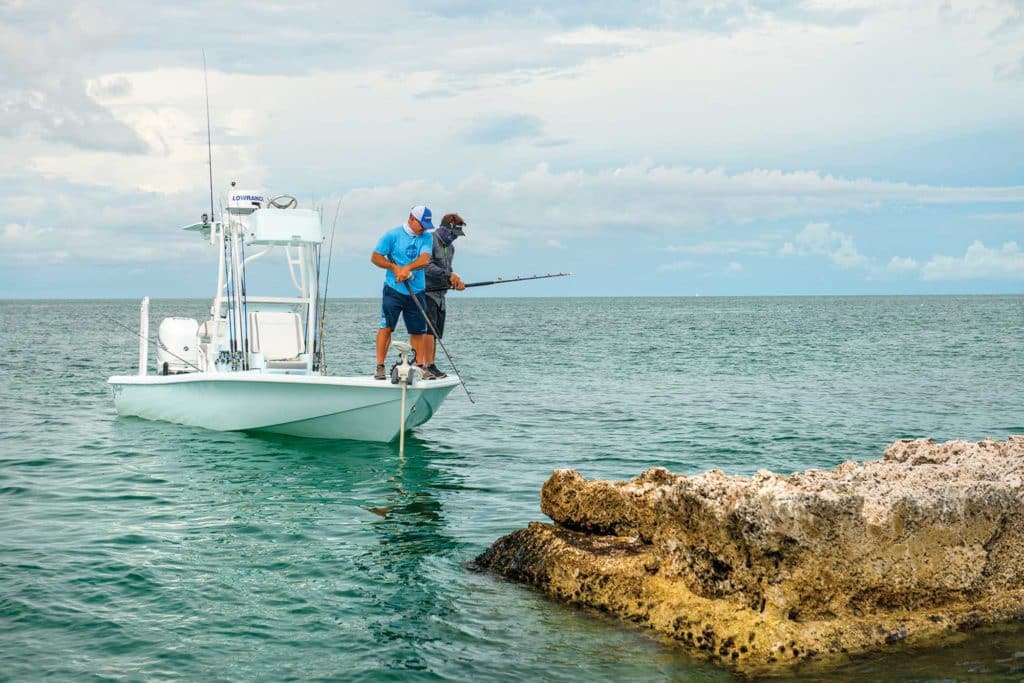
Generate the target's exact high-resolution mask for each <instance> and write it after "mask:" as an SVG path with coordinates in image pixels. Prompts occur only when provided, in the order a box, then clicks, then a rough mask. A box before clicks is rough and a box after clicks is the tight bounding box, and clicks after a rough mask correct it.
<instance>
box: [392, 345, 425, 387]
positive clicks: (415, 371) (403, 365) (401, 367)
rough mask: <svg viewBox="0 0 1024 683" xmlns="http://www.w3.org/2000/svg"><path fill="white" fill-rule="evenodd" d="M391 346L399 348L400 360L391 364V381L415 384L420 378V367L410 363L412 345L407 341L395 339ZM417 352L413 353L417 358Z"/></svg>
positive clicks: (393, 382)
mask: <svg viewBox="0 0 1024 683" xmlns="http://www.w3.org/2000/svg"><path fill="white" fill-rule="evenodd" d="M391 346H393V347H394V348H396V349H398V362H397V363H395V364H394V365H392V366H391V383H392V384H398V383H399V382H403V381H404V382H405V383H406V384H413V383H414V382H416V381H417V380H419V379H420V374H421V373H420V369H419V368H418V367H416V366H415V365H412V364H411V363H409V354H410V353H412V347H411V346H409V345H408V344H406V343H405V342H399V341H393V342H391ZM415 356H416V354H415V353H413V358H414V359H415Z"/></svg>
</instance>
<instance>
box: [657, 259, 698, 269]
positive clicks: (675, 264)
mask: <svg viewBox="0 0 1024 683" xmlns="http://www.w3.org/2000/svg"><path fill="white" fill-rule="evenodd" d="M696 268H700V264H699V263H697V262H696V261H685V260H684V261H672V262H671V263H663V264H661V265H660V266H658V270H661V271H669V272H674V271H685V270H694V269H696Z"/></svg>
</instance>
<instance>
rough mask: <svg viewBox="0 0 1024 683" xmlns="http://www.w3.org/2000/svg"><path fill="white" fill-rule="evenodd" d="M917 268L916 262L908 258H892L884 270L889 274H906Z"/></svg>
mask: <svg viewBox="0 0 1024 683" xmlns="http://www.w3.org/2000/svg"><path fill="white" fill-rule="evenodd" d="M917 266H918V263H917V261H916V260H915V259H913V258H911V257H909V256H893V257H892V258H891V259H890V260H889V263H888V264H887V265H886V266H885V269H886V270H887V271H889V272H890V273H907V272H910V271H912V270H917Z"/></svg>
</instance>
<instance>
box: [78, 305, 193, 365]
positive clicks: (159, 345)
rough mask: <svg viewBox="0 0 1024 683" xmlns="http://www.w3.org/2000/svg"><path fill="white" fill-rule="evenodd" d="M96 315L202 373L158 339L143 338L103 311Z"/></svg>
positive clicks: (137, 332)
mask: <svg viewBox="0 0 1024 683" xmlns="http://www.w3.org/2000/svg"><path fill="white" fill-rule="evenodd" d="M97 313H99V314H100V315H101V316H103V317H104V318H106V319H107V320H109V321H110V322H112V323H114V324H115V325H117V326H118V327H123V328H124V329H126V330H128V331H129V332H131V333H133V334H134V335H135V336H136V337H138V338H139V339H144V340H146V341H148V342H149V343H150V344H155V345H156V347H157V348H158V349H163V350H164V351H166V352H167V353H169V354H171V355H172V356H174V357H175V358H176V359H178V360H180V361H181V362H182V363H184V364H185V365H187V366H189V367H190V368H195V370H196V372H202V370H200V369H199V368H198V367H197V366H195V365H193V364H192V363H189V362H188V361H187V360H185V359H184V358H182V357H181V356H179V355H178V354H176V353H175V352H174V351H171V350H170V349H169V348H167V345H166V344H164V343H163V342H161V341H160V338H159V337H157V338H156V339H153V338H152V337H147V336H144V335H143V334H142V333H141V332H139V331H138V330H133V329H132V328H130V327H128V326H127V325H125V324H124V323H123V322H121V321H120V320H118V319H117V318H115V317H113V316H110V315H107V314H106V313H104V312H103V311H97Z"/></svg>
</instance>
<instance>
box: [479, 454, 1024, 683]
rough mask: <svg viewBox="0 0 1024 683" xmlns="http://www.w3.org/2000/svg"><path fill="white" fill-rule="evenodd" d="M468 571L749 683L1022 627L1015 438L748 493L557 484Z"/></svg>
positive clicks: (1021, 458) (1021, 498)
mask: <svg viewBox="0 0 1024 683" xmlns="http://www.w3.org/2000/svg"><path fill="white" fill-rule="evenodd" d="M541 510H542V511H543V512H544V513H545V514H546V515H547V516H548V517H550V518H551V519H552V520H553V521H554V522H555V523H554V524H545V523H539V522H534V523H531V524H530V525H529V526H528V527H527V528H526V529H522V530H519V531H516V532H514V533H512V534H509V535H508V536H505V537H503V538H501V539H499V540H498V541H497V542H495V543H494V545H493V546H492V547H491V548H490V549H489V550H487V551H486V552H485V553H484V554H483V555H481V556H480V557H479V558H478V559H477V564H478V565H480V566H482V567H489V568H492V569H493V570H495V571H497V572H499V573H501V574H503V575H505V576H508V577H510V578H514V579H516V580H520V581H523V582H525V583H529V584H531V585H534V586H537V587H539V588H541V589H543V590H544V591H545V592H546V593H548V594H549V595H551V596H553V597H555V598H558V599H560V600H563V601H566V602H569V603H573V604H578V605H585V606H590V607H595V608H598V609H600V610H604V611H607V612H609V613H611V614H614V615H617V616H618V617H620V618H623V619H627V620H630V621H633V622H638V623H641V624H645V625H647V626H649V627H651V628H653V629H656V630H657V631H660V632H662V633H665V634H668V635H669V636H671V637H672V638H674V639H676V640H677V641H678V642H679V643H681V644H682V645H683V646H685V647H686V648H688V649H690V650H692V651H693V652H695V653H698V654H700V655H701V656H704V657H706V658H708V659H711V660H714V661H717V662H720V663H723V664H726V665H728V666H730V667H731V668H733V669H735V670H737V671H739V672H741V673H747V674H763V673H771V672H773V671H782V670H787V669H789V668H790V667H792V666H794V665H797V664H800V663H803V662H807V661H808V660H812V661H815V662H818V663H820V664H823V665H828V664H830V663H834V662H835V661H837V660H839V659H841V658H843V657H845V656H847V655H848V654H852V653H859V652H865V651H869V650H873V649H879V648H884V647H886V646H888V645H891V644H893V643H897V642H904V641H907V642H929V641H934V640H937V639H940V638H942V637H943V636H944V635H948V634H951V633H955V632H957V631H961V630H965V629H969V628H973V627H975V626H979V625H982V624H986V623H992V622H996V621H1005V620H1010V619H1018V618H1021V617H1022V616H1024V436H1017V437H1010V438H1009V439H1007V440H1006V441H1005V442H998V441H993V440H984V441H979V442H977V443H973V442H968V441H950V442H947V443H943V444H937V443H935V442H934V441H932V440H930V439H917V440H909V439H908V440H903V441H898V442H896V443H894V444H892V445H891V446H889V447H888V448H887V449H886V450H885V453H884V455H883V457H882V459H881V460H876V461H872V462H867V463H864V464H857V463H852V462H847V463H843V464H842V465H840V466H838V467H836V468H835V469H834V470H832V471H830V472H825V471H820V470H808V471H806V472H802V473H797V474H793V475H791V476H788V477H784V476H780V475H777V474H772V473H770V472H766V471H761V472H758V473H757V474H755V475H754V476H753V477H741V476H730V475H726V474H724V473H723V472H720V471H717V470H712V471H709V472H705V473H703V474H699V475H696V476H689V477H688V476H681V475H674V474H672V473H670V472H668V471H667V470H665V469H663V468H653V469H649V470H647V471H646V472H644V473H643V474H641V475H640V476H639V477H637V478H636V479H633V480H631V481H627V482H607V481H587V480H586V479H584V478H583V477H582V476H580V475H579V474H578V473H577V472H575V471H573V470H556V471H555V472H554V473H553V474H552V475H551V477H550V479H548V481H547V482H546V483H545V484H544V487H543V490H542V491H541Z"/></svg>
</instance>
